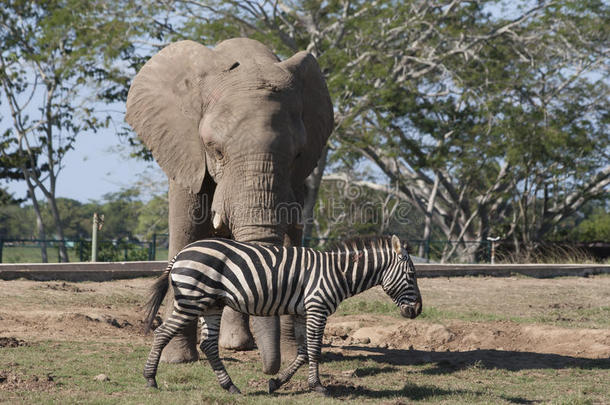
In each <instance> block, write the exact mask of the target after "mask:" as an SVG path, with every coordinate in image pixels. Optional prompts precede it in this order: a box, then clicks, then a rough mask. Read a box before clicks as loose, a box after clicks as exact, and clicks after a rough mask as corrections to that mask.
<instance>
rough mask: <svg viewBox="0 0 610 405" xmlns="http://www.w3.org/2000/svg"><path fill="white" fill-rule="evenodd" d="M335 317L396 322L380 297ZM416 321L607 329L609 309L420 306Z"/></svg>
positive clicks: (360, 299)
mask: <svg viewBox="0 0 610 405" xmlns="http://www.w3.org/2000/svg"><path fill="white" fill-rule="evenodd" d="M336 313H337V315H340V316H343V315H358V314H363V313H367V314H378V315H387V316H391V317H395V318H397V319H400V318H401V316H400V313H399V311H398V309H397V308H396V305H395V304H394V303H393V302H391V301H390V299H389V298H387V297H384V296H380V297H378V296H373V294H367V293H364V294H361V295H357V296H355V297H351V298H349V299H347V300H345V301H343V302H342V303H341V304H340V305H339V308H338V309H337V312H336ZM418 319H423V320H427V321H431V322H437V323H443V322H444V321H446V320H460V321H465V322H496V321H510V322H515V323H525V324H534V323H543V324H547V325H553V326H562V327H572V328H576V327H578V328H581V327H593V328H607V327H610V306H596V307H586V306H580V305H574V306H571V305H567V304H563V305H559V304H554V305H549V306H548V307H547V308H533V309H532V310H530V311H529V312H528V313H527V315H525V316H516V315H511V314H508V313H504V312H500V313H498V312H497V311H494V310H493V309H490V311H489V312H487V311H482V310H480V309H468V308H462V307H460V306H456V307H455V309H447V308H439V307H437V306H431V305H428V304H425V305H424V309H423V311H422V313H421V315H420V316H419V318H418Z"/></svg>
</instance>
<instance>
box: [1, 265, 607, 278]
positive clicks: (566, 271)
mask: <svg viewBox="0 0 610 405" xmlns="http://www.w3.org/2000/svg"><path fill="white" fill-rule="evenodd" d="M166 265H167V262H165V261H145V262H111V263H107V262H98V263H91V262H82V263H17V264H0V280H15V279H18V278H26V279H29V280H39V281H48V280H65V281H108V280H118V279H126V278H136V277H150V276H157V275H159V274H160V273H161V272H162V271H163V270H164V269H165V266H166ZM416 268H417V276H418V277H460V276H493V277H508V276H511V275H514V274H522V275H526V276H529V277H536V278H547V277H559V276H580V277H587V276H589V275H593V274H610V265H601V264H496V265H491V264H436V263H417V264H416Z"/></svg>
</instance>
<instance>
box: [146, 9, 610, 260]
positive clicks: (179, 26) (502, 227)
mask: <svg viewBox="0 0 610 405" xmlns="http://www.w3.org/2000/svg"><path fill="white" fill-rule="evenodd" d="M149 4H157V5H159V6H162V7H165V9H164V10H165V11H164V14H163V16H164V18H165V20H163V19H160V18H157V19H156V21H157V25H158V26H159V27H163V29H164V30H165V32H164V35H165V36H164V38H165V39H166V40H168V41H171V40H176V39H184V38H189V39H194V40H197V41H199V42H204V43H207V44H209V45H213V44H214V43H215V42H217V41H218V40H221V39H226V38H228V37H231V36H240V35H246V36H249V37H252V38H255V39H259V40H261V41H263V42H265V43H266V44H268V45H270V46H271V47H272V48H273V49H274V51H275V52H276V53H277V54H279V55H280V56H283V57H285V56H288V55H290V54H292V53H293V52H295V51H298V50H302V49H307V50H308V51H310V52H311V53H313V54H314V55H315V56H316V57H317V58H318V60H319V62H320V65H321V67H322V70H323V72H324V73H325V74H326V77H327V83H328V86H329V90H330V92H331V95H332V97H333V102H334V106H335V122H336V129H335V133H334V136H333V137H332V138H331V142H330V145H331V146H330V152H329V151H328V150H327V151H325V153H323V155H322V157H321V159H320V161H319V162H318V168H317V170H316V171H315V172H314V173H313V174H312V176H311V177H310V178H309V179H308V181H307V186H308V194H307V198H306V204H305V210H304V211H305V212H304V218H305V221H306V224H305V236H308V235H311V232H313V229H312V228H310V227H309V225H313V224H314V223H315V221H311V216H312V213H313V207H314V202H315V201H316V198H317V193H318V189H319V186H320V184H321V180H322V174H323V173H324V170H325V168H326V165H327V162H328V164H329V168H330V170H333V171H350V172H352V171H354V170H356V169H357V168H358V167H360V165H362V164H363V162H369V163H372V164H373V165H375V166H376V167H377V168H378V169H379V171H380V172H381V173H382V174H383V175H384V176H385V178H386V179H387V180H386V185H385V186H384V187H386V189H388V190H389V189H392V190H394V189H396V190H397V191H396V195H397V196H398V198H400V199H401V201H404V202H407V203H409V204H411V205H412V206H413V207H415V208H416V209H417V210H418V211H419V212H420V214H421V216H422V217H423V218H424V227H423V231H422V238H423V239H428V238H431V237H432V234H433V232H435V231H437V232H439V233H440V236H442V237H444V238H445V239H452V240H455V241H458V243H456V244H454V245H453V246H452V247H448V248H447V249H446V251H445V252H443V258H444V259H448V258H450V257H452V256H455V255H458V256H463V257H465V258H466V260H472V258H473V256H474V254H475V252H476V250H477V249H479V247H477V246H473V245H472V244H469V243H467V242H469V241H474V240H484V239H485V238H486V237H487V236H496V235H498V234H500V235H502V236H503V237H505V238H513V239H515V241H517V242H526V243H527V242H531V241H535V240H537V239H540V238H543V237H544V236H545V235H546V234H547V233H548V232H549V231H550V230H551V229H552V228H553V227H554V226H555V225H556V224H558V223H560V222H561V221H563V220H565V219H566V218H567V217H569V215H570V214H571V213H573V212H574V211H576V210H578V209H580V207H582V205H583V204H584V203H585V202H586V201H587V200H590V199H592V198H596V196H599V195H600V193H603V192H604V189H605V188H607V186H608V184H610V166H608V163H607V162H608V134H609V133H610V131H608V114H607V111H608V86H607V83H608V72H609V70H608V52H607V49H606V48H607V46H606V45H605V41H606V38H608V27H609V26H610V24H608V6H607V5H606V4H605V3H603V2H600V1H597V0H587V1H580V2H575V1H570V0H561V1H539V2H535V3H532V2H526V1H521V2H516V3H515V2H513V3H510V4H505V5H504V6H503V5H502V3H499V2H497V1H491V0H490V1H459V0H458V1H449V0H447V1H440V2H421V1H415V0H410V1H400V2H399V1H391V0H381V1H374V2H371V1H347V0H343V1H342V0H336V1H324V2H321V1H314V0H309V1H308V0H302V1H277V2H271V1H204V0H199V1H178V0H175V1H166V0H164V1H151V2H149ZM502 7H505V8H504V9H503V8H502ZM168 16H169V20H171V21H172V22H175V23H174V24H171V25H168V24H166V22H167V21H168V20H167V18H168ZM359 181H360V183H359V184H360V185H362V186H370V188H371V189H375V188H376V187H378V186H379V184H378V183H379V180H378V179H377V180H375V181H372V182H371V181H368V180H367V179H360V180H359ZM388 185H389V186H388ZM541 196H544V198H540V197H541ZM540 201H542V204H540ZM321 232H322V233H323V232H324V231H321Z"/></svg>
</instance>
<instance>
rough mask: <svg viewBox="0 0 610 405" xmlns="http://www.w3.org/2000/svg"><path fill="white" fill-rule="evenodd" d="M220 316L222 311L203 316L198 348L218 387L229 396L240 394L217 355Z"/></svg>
mask: <svg viewBox="0 0 610 405" xmlns="http://www.w3.org/2000/svg"><path fill="white" fill-rule="evenodd" d="M221 315H222V311H220V312H217V313H213V314H210V313H208V314H205V315H204V316H203V319H202V325H201V344H200V345H199V347H201V351H202V352H204V353H205V356H206V357H207V358H208V361H209V362H210V366H212V370H214V374H216V378H218V382H219V383H220V386H221V387H222V388H224V389H225V390H227V391H229V392H230V393H231V394H241V391H240V390H239V388H237V387H236V386H235V384H233V381H231V377H229V374H228V373H227V370H226V369H225V366H224V364H222V360H220V356H219V354H218V333H219V331H220V318H221Z"/></svg>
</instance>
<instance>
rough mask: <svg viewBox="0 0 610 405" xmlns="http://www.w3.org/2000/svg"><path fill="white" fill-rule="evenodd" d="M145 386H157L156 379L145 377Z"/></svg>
mask: <svg viewBox="0 0 610 405" xmlns="http://www.w3.org/2000/svg"><path fill="white" fill-rule="evenodd" d="M146 386H147V387H148V388H158V387H157V380H155V379H154V378H147V379H146Z"/></svg>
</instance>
